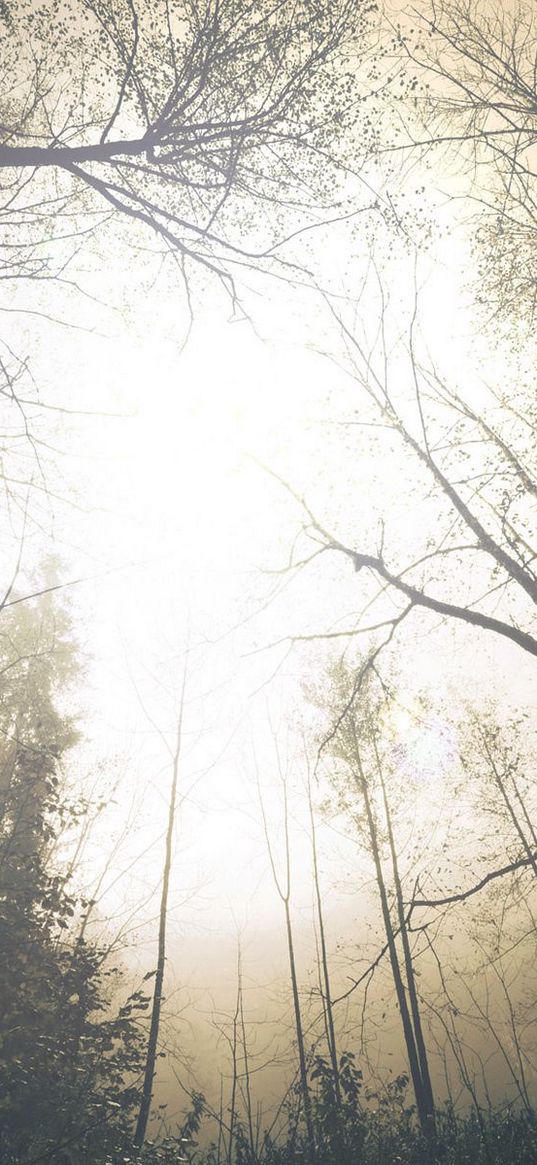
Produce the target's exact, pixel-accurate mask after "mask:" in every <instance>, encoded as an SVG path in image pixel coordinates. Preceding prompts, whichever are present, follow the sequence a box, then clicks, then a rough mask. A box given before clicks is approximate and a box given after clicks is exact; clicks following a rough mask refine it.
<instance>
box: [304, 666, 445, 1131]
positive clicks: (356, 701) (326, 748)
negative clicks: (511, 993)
mask: <svg viewBox="0 0 537 1165" xmlns="http://www.w3.org/2000/svg"><path fill="white" fill-rule="evenodd" d="M329 684H330V689H329V691H328V692H327V693H326V694H325V701H324V703H325V711H328V712H329V718H330V727H329V729H328V732H327V733H325V736H324V738H323V740H322V742H321V744H320V749H319V755H320V756H321V755H323V754H326V756H327V758H328V772H329V778H330V780H331V782H332V784H333V787H334V789H335V791H336V793H337V795H338V797H339V799H340V801H341V804H342V806H343V808H344V810H345V811H346V813H347V814H349V815H350V817H351V818H352V820H353V821H354V823H355V825H356V826H357V828H358V830H359V834H360V837H361V838H362V839H363V840H364V841H365V844H366V846H367V848H368V850H369V852H370V854H371V857H372V859H373V864H374V868H375V879H376V884H377V889H378V894H379V899H380V907H381V915H382V921H383V927H384V931H385V935H386V942H387V948H388V953H389V959H390V966H391V971H392V977H393V983H394V988H395V995H396V999H397V1004H398V1008H399V1013H400V1016H401V1023H402V1027H403V1034H404V1039H405V1046H406V1051H407V1056H408V1063H409V1068H410V1074H411V1078H412V1083H413V1087H414V1094H415V1097H416V1107H417V1111H418V1117H419V1121H420V1125H421V1128H422V1131H423V1132H424V1134H425V1135H426V1136H427V1137H428V1138H434V1136H435V1103H434V1097H433V1089H432V1083H431V1075H430V1070H429V1057H428V1054H427V1048H426V1045H425V1037H424V1031H423V1024H422V1019H421V1008H420V1003H419V998H418V991H417V985H416V977H415V972H414V958H413V952H412V949H411V939H410V934H409V922H408V918H407V910H406V907H405V903H404V899H403V886H402V876H401V872H400V864H399V856H398V848H397V843H396V839H395V832H394V826H393V819H392V810H391V806H390V799H389V795H388V790H387V784H386V779H385V775H384V762H383V761H382V760H381V755H380V749H379V741H380V733H381V727H382V714H383V711H384V712H385V709H383V708H382V705H381V704H380V705H379V702H378V701H375V699H374V697H373V695H372V693H371V691H370V688H368V686H367V684H366V683H364V684H362V685H361V687H360V688H359V689H358V688H357V686H356V680H355V675H354V673H353V671H351V670H350V669H348V668H347V667H346V665H345V664H344V663H343V662H342V661H340V663H339V664H338V665H336V666H335V667H334V668H333V669H332V673H331V676H330V681H329ZM320 699H322V696H321V697H320ZM357 800H358V805H357V804H356V802H357ZM379 809H380V813H379ZM381 814H382V817H381ZM386 850H387V853H388V862H389V865H390V866H391V882H392V885H391V887H390V882H389V875H388V874H387V873H386V868H385V867H386V858H385V855H384V851H386ZM398 947H400V948H401V949H402V953H400V951H399V949H398Z"/></svg>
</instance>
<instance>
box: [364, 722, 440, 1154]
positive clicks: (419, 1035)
mask: <svg viewBox="0 0 537 1165" xmlns="http://www.w3.org/2000/svg"><path fill="white" fill-rule="evenodd" d="M375 754H376V758H377V768H378V773H379V778H380V784H381V788H382V799H383V802H384V812H385V814H386V826H387V831H388V844H389V847H390V856H391V859H392V869H393V880H394V885H395V897H396V903H397V921H398V923H399V933H400V935H401V942H402V945H403V955H404V960H405V972H406V981H407V986H408V994H409V998H410V1007H411V1011H412V1022H413V1026H414V1036H415V1041H416V1048H417V1052H418V1059H419V1064H420V1072H421V1079H422V1085H423V1094H424V1101H425V1106H426V1108H427V1121H428V1125H427V1130H428V1132H429V1134H430V1135H434V1134H435V1131H436V1129H435V1105H434V1095H433V1088H432V1083H431V1075H430V1072H429V1058H428V1056H427V1048H426V1046H425V1039H424V1036H423V1027H422V1023H421V1015H420V1007H419V1001H418V993H417V990H416V977H415V975H414V962H413V959H412V951H411V950H410V943H409V940H408V928H407V921H406V916H405V907H404V902H403V889H402V886H401V878H400V875H399V862H398V859H397V849H396V845H395V838H394V834H393V828H392V817H391V812H390V806H389V802H388V794H387V791H386V785H385V782H384V777H383V774H382V768H381V765H380V760H379V756H378V753H377V748H376V745H375Z"/></svg>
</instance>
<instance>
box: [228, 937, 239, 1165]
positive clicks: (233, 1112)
mask: <svg viewBox="0 0 537 1165" xmlns="http://www.w3.org/2000/svg"><path fill="white" fill-rule="evenodd" d="M241 994H242V976H241V952H240V946H239V949H238V953H237V998H236V1000H235V1011H234V1014H233V1036H232V1040H231V1066H232V1072H233V1074H232V1079H231V1100H230V1105H229V1110H230V1111H229V1138H228V1146H227V1165H231V1162H232V1158H233V1141H234V1137H235V1117H236V1110H237V1078H238V1063H237V1028H238V1023H239V1015H240V1007H241Z"/></svg>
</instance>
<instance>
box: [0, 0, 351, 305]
mask: <svg viewBox="0 0 537 1165" xmlns="http://www.w3.org/2000/svg"><path fill="white" fill-rule="evenodd" d="M371 11H372V5H371V4H369V3H367V0H363V2H362V3H359V4H356V3H351V2H349V0H329V2H326V0H320V2H318V3H315V4H307V3H305V2H304V0H300V3H298V4H290V3H287V2H284V3H280V4H273V3H272V2H270V0H261V3H247V4H243V3H238V2H237V0H204V3H202V4H201V5H200V4H198V3H196V2H195V0H158V3H156V4H154V3H148V2H146V0H120V2H119V3H116V2H114V3H112V2H110V0H71V2H70V3H68V4H61V3H60V2H59V0H48V2H47V3H45V4H43V5H42V6H40V7H39V8H36V6H35V5H34V4H33V3H31V2H24V3H22V4H13V3H11V0H6V3H5V4H4V5H3V6H2V23H3V35H4V90H5V92H7V91H8V86H9V84H11V96H10V97H9V98H6V99H4V101H3V106H2V116H1V123H2V133H1V142H0V169H2V170H4V171H6V172H7V185H6V187H5V189H6V201H5V210H4V213H7V215H8V222H9V221H11V223H12V227H11V233H10V242H11V246H12V248H13V247H15V248H18V251H17V259H18V264H19V273H20V275H21V276H23V277H24V278H26V279H28V278H35V279H39V278H42V277H46V276H47V275H48V274H49V273H50V262H49V256H50V246H49V243H50V237H51V231H50V225H49V224H50V222H51V221H52V223H53V227H54V229H53V237H54V236H60V237H61V235H62V234H64V235H71V234H72V230H71V228H69V230H68V232H67V231H64V229H63V226H62V219H63V216H66V215H67V216H68V217H69V218H70V219H74V222H75V234H76V233H77V232H83V231H84V230H88V229H89V230H92V229H93V228H94V225H95V224H96V223H97V222H98V221H99V218H102V217H106V216H109V215H110V214H111V213H112V214H116V213H119V214H121V215H123V216H126V217H127V218H128V219H133V220H136V222H137V223H138V224H141V225H142V226H143V227H147V228H149V229H150V230H151V231H152V232H154V233H155V234H156V235H157V237H158V239H159V241H160V243H161V244H162V247H163V250H164V252H166V251H171V252H173V253H174V254H175V255H176V256H177V258H178V260H179V262H180V264H181V265H182V267H183V271H186V270H187V269H188V266H189V264H190V265H191V264H197V265H200V264H201V266H202V267H205V268H206V269H208V270H209V271H211V272H213V273H217V274H218V275H219V276H221V277H222V278H223V279H224V280H225V282H226V285H227V287H228V289H232V288H233V271H234V270H235V268H236V267H237V265H238V264H242V265H245V266H247V267H248V266H263V265H267V264H269V265H270V264H272V263H273V260H274V257H275V256H276V255H277V253H278V250H279V248H280V247H281V245H282V243H283V241H284V239H285V236H286V233H287V234H292V233H293V232H295V231H300V230H301V229H304V228H305V227H306V226H309V225H312V224H313V222H314V221H315V219H316V218H318V216H319V214H320V215H321V217H322V216H323V211H324V212H326V211H327V208H328V207H330V206H332V205H333V184H334V180H335V177H336V173H337V160H336V155H335V150H336V146H337V143H338V142H343V130H344V128H345V125H346V124H348V123H349V120H350V121H352V119H354V118H355V117H356V113H357V102H356V100H355V98H354V95H353V93H352V91H351V86H352V71H353V69H354V65H355V61H354V60H353V54H358V53H359V52H360V51H361V48H362V46H363V38H364V34H365V30H366V25H367V21H368V16H369V14H370V13H371ZM15 81H16V84H15V83H14V82H15ZM327 111H329V113H328V112H327ZM46 175H48V178H47V177H46ZM267 210H268V211H270V217H269V216H268V215H267V213H266V212H267ZM284 210H285V215H283V217H282V213H283V211H284ZM21 214H24V215H25V217H24V223H25V228H23V229H22V231H21V226H20V216H21ZM10 215H11V219H10ZM284 219H285V221H286V222H287V226H286V227H284ZM45 240H46V246H45ZM76 246H78V242H77V243H76V244H75V247H76ZM62 255H63V256H64V255H65V252H64V251H62ZM13 262H14V255H13V251H12V252H11V263H12V264H13ZM64 262H65V257H63V258H62V260H61V263H64ZM290 270H292V267H291V268H290Z"/></svg>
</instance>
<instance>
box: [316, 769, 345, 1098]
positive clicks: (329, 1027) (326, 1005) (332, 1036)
mask: <svg viewBox="0 0 537 1165" xmlns="http://www.w3.org/2000/svg"><path fill="white" fill-rule="evenodd" d="M308 806H309V813H310V824H311V852H312V858H313V882H314V886H315V901H316V906H317V921H318V925H319V942H320V948H321V968H322V979H323V1010H324V1015H325V1025H326V1038H327V1044H328V1052H329V1055H330V1063H331V1065H332V1079H333V1083H334V1099H335V1101H336V1104H337V1106H338V1108H339V1107H340V1105H341V1086H340V1083H339V1069H338V1061H337V1045H336V1033H335V1028H334V1012H333V1008H332V996H331V992H330V974H329V969H328V954H327V950H326V937H325V929H324V916H323V904H322V895H321V884H320V879H319V863H318V860H317V834H316V828H315V814H314V812H313V802H312V798H311V786H310V783H309V779H308Z"/></svg>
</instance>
